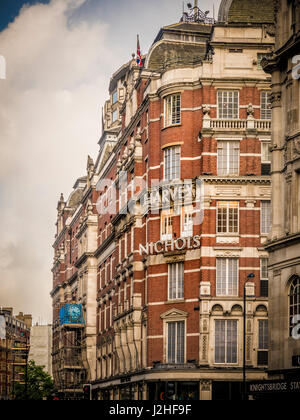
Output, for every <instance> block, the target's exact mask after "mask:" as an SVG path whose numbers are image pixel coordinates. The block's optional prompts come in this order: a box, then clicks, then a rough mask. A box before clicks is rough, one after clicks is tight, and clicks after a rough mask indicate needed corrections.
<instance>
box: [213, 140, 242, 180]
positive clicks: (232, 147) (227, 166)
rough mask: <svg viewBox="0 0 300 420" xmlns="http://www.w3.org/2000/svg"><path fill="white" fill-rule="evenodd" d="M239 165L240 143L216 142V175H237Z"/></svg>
mask: <svg viewBox="0 0 300 420" xmlns="http://www.w3.org/2000/svg"><path fill="white" fill-rule="evenodd" d="M239 165H240V143H239V142H236V141H219V142H218V175H221V176H222V175H224V176H225V175H238V174H239Z"/></svg>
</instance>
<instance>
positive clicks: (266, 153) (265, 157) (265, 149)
mask: <svg viewBox="0 0 300 420" xmlns="http://www.w3.org/2000/svg"><path fill="white" fill-rule="evenodd" d="M270 145H271V142H266V141H262V142H261V163H271V152H270Z"/></svg>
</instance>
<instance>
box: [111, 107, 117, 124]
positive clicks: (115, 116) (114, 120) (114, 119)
mask: <svg viewBox="0 0 300 420" xmlns="http://www.w3.org/2000/svg"><path fill="white" fill-rule="evenodd" d="M117 119H118V110H117V109H116V110H115V111H113V113H112V122H113V123H114V122H116V121H117Z"/></svg>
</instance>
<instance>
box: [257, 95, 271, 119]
mask: <svg viewBox="0 0 300 420" xmlns="http://www.w3.org/2000/svg"><path fill="white" fill-rule="evenodd" d="M260 119H261V120H271V119H272V109H271V92H270V91H266V90H264V91H262V92H261V93H260Z"/></svg>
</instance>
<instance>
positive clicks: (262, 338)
mask: <svg viewBox="0 0 300 420" xmlns="http://www.w3.org/2000/svg"><path fill="white" fill-rule="evenodd" d="M268 342H269V336H268V320H267V319H260V320H259V321H258V349H259V350H268V348H269V345H268Z"/></svg>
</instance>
